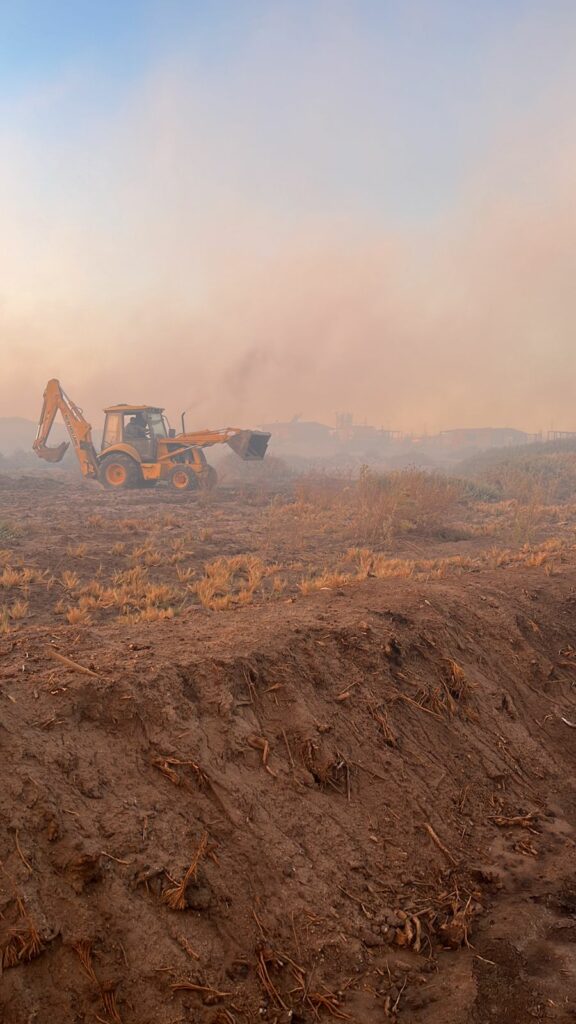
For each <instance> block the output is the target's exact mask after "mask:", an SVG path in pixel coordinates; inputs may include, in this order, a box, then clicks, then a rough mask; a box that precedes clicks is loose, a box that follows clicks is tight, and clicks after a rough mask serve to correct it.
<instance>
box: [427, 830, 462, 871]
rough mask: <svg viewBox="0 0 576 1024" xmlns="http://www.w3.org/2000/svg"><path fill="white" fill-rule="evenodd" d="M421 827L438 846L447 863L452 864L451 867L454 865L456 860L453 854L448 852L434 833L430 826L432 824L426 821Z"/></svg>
mask: <svg viewBox="0 0 576 1024" xmlns="http://www.w3.org/2000/svg"><path fill="white" fill-rule="evenodd" d="M423 828H424V829H425V830H426V832H427V833H428V835H429V836H430V838H431V840H432V842H433V843H435V844H436V846H437V847H438V849H439V850H441V852H442V853H443V854H444V856H445V857H446V860H448V861H449V863H450V864H451V865H452V867H456V865H457V863H458V861H457V860H456V858H455V857H454V856H453V854H451V853H450V850H449V849H448V847H447V846H444V843H443V842H442V840H441V839H440V838H439V836H438V835H437V834H436V832H435V831H434V829H433V828H432V825H429V824H428V822H426V823H425V824H424V825H423Z"/></svg>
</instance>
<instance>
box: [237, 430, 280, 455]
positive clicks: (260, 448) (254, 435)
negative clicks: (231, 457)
mask: <svg viewBox="0 0 576 1024" xmlns="http://www.w3.org/2000/svg"><path fill="white" fill-rule="evenodd" d="M270 437H271V435H270V434H267V433H266V432H265V431H264V430H239V431H238V433H237V434H234V437H231V438H230V440H229V441H228V442H227V443H228V444H229V445H230V448H231V449H232V451H233V452H236V455H239V456H240V458H241V459H244V460H245V461H249V460H250V459H263V458H264V456H265V454H266V449H267V447H268V441H269V440H270Z"/></svg>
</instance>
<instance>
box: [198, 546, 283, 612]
mask: <svg viewBox="0 0 576 1024" xmlns="http://www.w3.org/2000/svg"><path fill="white" fill-rule="evenodd" d="M204 572H205V575H204V578H203V579H201V580H200V581H199V582H198V583H197V584H196V585H195V586H194V591H195V593H196V594H197V596H198V599H199V601H200V603H201V604H202V605H203V607H204V608H210V609H211V610H212V611H222V610H224V609H226V608H232V607H234V606H235V605H241V604H250V602H251V601H252V600H253V597H254V593H255V591H256V589H257V588H258V587H259V585H260V583H261V582H262V580H263V579H264V577H265V576H266V575H267V573H268V572H269V569H268V567H267V566H266V565H265V563H264V562H263V561H262V559H261V558H258V556H257V555H235V556H234V557H232V558H217V559H216V560H215V561H214V562H208V563H207V564H206V565H205V566H204Z"/></svg>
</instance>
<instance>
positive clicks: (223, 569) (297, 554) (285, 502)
mask: <svg viewBox="0 0 576 1024" xmlns="http://www.w3.org/2000/svg"><path fill="white" fill-rule="evenodd" d="M538 458H539V459H542V458H543V456H538ZM569 458H570V459H573V460H576V454H575V455H570V456H569V455H568V454H567V453H564V454H563V455H562V458H561V459H557V458H556V454H554V455H553V458H552V464H553V465H554V466H556V468H557V470H558V474H559V477H560V479H559V480H557V482H556V486H555V487H551V488H550V489H549V494H553V493H557V492H560V491H562V492H563V493H564V492H566V493H567V491H568V480H567V478H566V476H565V475H564V468H565V466H566V464H567V460H568V459H569ZM523 459H524V461H522V462H521V463H520V465H518V466H516V468H515V475H512V474H511V471H510V474H511V475H510V477H509V480H510V481H516V483H512V482H511V483H510V487H511V488H512V489H514V488H515V487H516V488H517V490H518V493H520V491H521V490H522V488H520V486H519V484H517V481H518V480H519V479H520V476H521V474H522V473H523V472H526V465H525V459H526V456H525V455H524V456H523ZM510 461H511V457H510V456H509V455H507V456H506V457H505V459H504V464H505V465H506V466H508V465H509V463H510ZM572 471H573V469H572V466H571V467H570V472H572ZM547 472H548V473H549V474H550V473H551V469H550V461H549V462H548V470H547ZM500 477H501V478H502V479H503V478H504V475H503V473H502V472H501V473H500ZM481 484H482V481H480V482H479V483H475V482H472V481H471V480H470V479H460V478H458V479H456V478H450V477H448V476H445V475H441V474H439V473H427V472H423V471H420V470H407V471H402V472H392V473H386V474H377V473H375V472H373V471H371V470H368V469H364V470H363V472H362V473H361V474H360V477H359V479H357V480H352V479H344V478H334V477H330V476H328V475H326V474H321V473H316V474H307V475H305V476H302V477H300V478H298V479H297V480H295V482H294V484H293V486H292V487H291V489H290V490H289V491H288V492H284V493H276V494H274V493H270V492H266V493H265V494H264V493H261V492H260V491H259V490H258V489H256V490H255V491H254V492H252V493H251V494H249V493H246V492H243V493H242V495H238V493H234V492H226V491H223V492H221V493H220V495H218V496H212V497H211V501H210V503H209V504H208V505H206V504H205V503H203V502H198V501H196V502H194V501H188V502H187V503H186V504H185V505H184V504H182V503H180V504H178V503H176V502H174V500H173V503H172V505H171V506H168V502H167V501H165V500H163V501H155V500H154V499H155V498H156V496H155V495H154V496H152V495H146V496H144V497H143V496H141V495H140V496H135V495H126V496H115V498H114V500H113V501H112V500H111V498H110V496H108V495H104V494H103V492H101V491H100V490H97V489H88V488H78V489H76V490H75V491H74V492H73V493H74V501H75V502H76V504H77V506H78V509H77V512H78V514H77V515H75V516H74V523H75V525H74V527H73V528H72V527H71V525H70V517H69V501H70V492H69V489H68V488H67V487H64V488H63V489H62V493H61V495H58V499H57V500H55V502H54V514H53V516H52V529H53V543H51V544H50V545H49V546H46V544H45V543H44V533H45V524H44V522H43V520H42V516H41V514H40V512H38V513H35V511H30V509H31V508H32V509H33V510H34V508H35V507H36V506H35V503H32V505H31V503H30V502H29V500H28V499H27V497H26V492H25V491H24V492H23V493H22V495H21V497H20V511H21V514H20V515H19V514H18V510H16V511H12V512H11V514H9V512H8V510H6V512H5V513H4V514H3V515H2V518H0V542H1V548H0V631H1V632H3V633H7V632H12V631H14V630H17V629H19V628H22V627H23V626H25V625H28V624H30V623H34V622H36V623H40V622H46V621H51V620H54V619H55V620H56V621H57V620H60V621H63V622H66V623H68V624H69V625H71V626H76V627H84V626H90V625H93V624H97V623H98V622H101V621H110V620H118V621H120V622H122V621H123V622H131V623H133V622H138V621H143V622H155V621H158V620H160V619H167V618H172V617H174V616H177V615H180V614H181V613H182V612H183V611H184V610H185V609H189V608H192V607H194V606H196V607H199V606H200V607H203V608H205V609H207V610H210V611H214V612H221V611H226V610H231V609H234V608H237V607H241V606H243V605H246V604H252V603H254V602H256V603H261V602H264V601H278V600H280V601H282V600H283V601H286V600H289V601H292V600H294V599H296V598H298V597H300V596H302V595H306V594H309V593H311V592H313V591H316V590H321V589H325V588H330V589H334V588H341V587H344V586H349V585H352V584H354V583H357V582H360V581H362V580H366V579H368V578H370V577H376V578H403V579H407V578H417V579H426V578H442V577H448V576H457V575H461V574H463V573H467V572H477V571H478V570H480V569H483V568H489V569H495V570H510V569H513V568H514V567H515V566H519V565H525V566H529V567H532V568H541V569H542V570H543V571H545V572H547V573H550V572H554V571H555V570H556V568H557V567H558V566H559V565H560V564H561V563H562V562H563V561H565V560H566V559H567V558H569V557H570V556H571V555H572V553H573V551H574V548H575V543H576V537H575V529H576V507H575V506H574V505H573V504H571V502H570V501H569V500H566V501H564V502H563V503H552V502H551V501H549V500H547V501H545V502H541V503H540V502H537V501H535V500H534V492H529V489H528V488H524V491H523V493H524V494H525V499H521V498H520V497H514V498H509V497H506V498H505V499H503V500H499V501H494V500H491V501H486V500H483V499H485V497H486V493H485V492H484V491H482V489H481ZM35 486H36V488H37V487H38V486H39V485H38V484H35ZM572 497H573V495H572V494H570V498H572ZM83 516H84V518H83ZM84 523H85V525H83V524H84Z"/></svg>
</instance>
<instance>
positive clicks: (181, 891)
mask: <svg viewBox="0 0 576 1024" xmlns="http://www.w3.org/2000/svg"><path fill="white" fill-rule="evenodd" d="M207 845H208V833H207V832H204V833H203V834H202V837H201V839H200V843H199V845H198V849H197V850H196V853H195V854H194V856H193V858H192V861H191V863H190V867H189V868H188V870H187V872H186V874H185V875H184V878H183V879H182V881H181V882H180V883H179V884H178V885H175V886H173V887H172V888H170V889H166V891H165V892H164V893H163V894H162V900H163V901H164V903H166V904H167V905H168V906H169V907H171V909H172V910H186V907H187V906H188V902H187V899H186V890H187V888H188V886H189V884H190V882H191V881H192V880H193V879H195V878H196V875H197V872H198V865H199V863H200V861H201V860H202V857H204V855H205V853H206V847H207Z"/></svg>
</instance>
